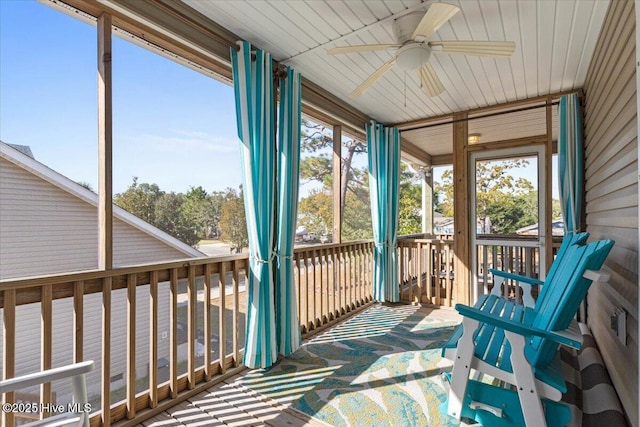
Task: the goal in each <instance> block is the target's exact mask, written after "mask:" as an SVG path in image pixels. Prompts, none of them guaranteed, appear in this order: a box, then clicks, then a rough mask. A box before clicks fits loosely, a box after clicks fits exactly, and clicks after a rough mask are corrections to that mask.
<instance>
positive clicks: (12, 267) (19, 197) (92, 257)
mask: <svg viewBox="0 0 640 427" xmlns="http://www.w3.org/2000/svg"><path fill="white" fill-rule="evenodd" d="M113 228H114V231H113V236H114V237H113V246H114V254H113V261H114V266H119V267H122V266H125V265H134V264H141V263H147V262H160V261H168V260H175V259H184V258H190V257H191V255H189V254H187V253H185V252H183V251H180V250H178V249H176V248H175V247H172V246H170V245H168V244H167V243H165V242H163V241H161V240H160V239H158V238H157V237H154V236H152V235H150V234H148V233H146V232H144V231H142V230H140V229H138V228H136V227H133V226H132V225H130V224H128V223H126V222H124V221H123V220H121V219H119V218H117V217H114V227H113ZM97 242H98V212H97V209H96V207H95V206H92V205H91V204H90V203H88V202H86V201H84V200H82V199H80V198H79V197H77V196H75V195H73V194H70V193H68V192H66V191H64V190H62V189H61V188H59V187H57V186H55V185H53V184H51V183H49V182H47V181H45V180H44V179H42V178H40V177H39V176H37V175H34V174H32V173H31V172H29V171H27V170H25V169H23V168H21V167H19V166H17V165H15V164H14V163H12V162H10V161H8V160H6V159H4V158H0V279H8V278H16V277H28V276H37V275H44V274H55V273H62V272H69V271H80V270H91V269H96V268H98V244H97Z"/></svg>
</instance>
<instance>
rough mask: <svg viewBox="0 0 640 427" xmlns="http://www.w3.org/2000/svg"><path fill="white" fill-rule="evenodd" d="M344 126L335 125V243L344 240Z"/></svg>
mask: <svg viewBox="0 0 640 427" xmlns="http://www.w3.org/2000/svg"><path fill="white" fill-rule="evenodd" d="M343 178H344V177H343V176H342V126H340V125H337V126H334V127H333V243H340V242H342V218H343V212H342V179H343Z"/></svg>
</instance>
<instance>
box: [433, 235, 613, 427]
mask: <svg viewBox="0 0 640 427" xmlns="http://www.w3.org/2000/svg"><path fill="white" fill-rule="evenodd" d="M613 244H614V243H613V241H611V240H602V241H597V242H594V243H590V244H586V245H581V244H574V245H570V246H567V247H566V248H565V249H566V251H565V253H563V256H562V258H561V259H560V260H557V261H556V263H554V264H557V265H556V266H555V271H554V272H553V275H552V277H551V279H552V280H550V281H546V282H545V283H546V284H545V286H544V287H543V292H545V294H544V295H541V297H542V298H540V299H539V300H538V302H537V304H536V305H535V307H534V308H531V307H526V306H523V305H519V304H515V302H513V301H508V300H506V299H505V298H502V297H500V296H497V295H491V294H488V295H484V296H483V297H482V298H481V299H480V300H479V302H478V303H477V304H476V306H475V307H468V306H465V305H461V304H457V305H456V310H457V311H458V312H459V313H460V314H462V315H463V323H462V334H461V335H460V334H454V336H452V338H451V340H450V341H449V343H448V344H447V345H446V346H445V348H444V349H443V355H444V353H445V352H446V351H447V349H449V350H451V349H453V348H456V349H455V352H453V353H451V352H449V355H450V356H451V355H452V354H453V355H454V366H453V371H452V373H451V376H450V380H451V384H450V390H449V395H448V401H447V405H446V406H447V413H448V414H449V415H452V416H454V417H456V418H469V419H474V420H476V421H478V422H480V423H481V424H482V425H484V426H497V427H502V426H523V425H526V426H529V427H533V426H535V427H538V426H546V425H548V426H565V425H566V424H567V423H568V422H569V421H570V419H571V413H570V410H569V408H568V407H567V406H566V405H564V404H562V403H560V402H559V401H560V399H561V397H562V393H564V392H566V383H565V381H564V377H563V374H562V369H561V366H560V358H559V352H558V349H559V346H560V345H561V344H563V345H567V346H570V347H573V348H580V347H581V345H582V336H581V334H580V332H579V330H578V328H577V323H576V322H575V320H574V319H573V318H574V315H575V313H576V310H577V309H578V306H579V305H580V302H581V301H582V299H583V298H584V297H585V295H586V293H587V291H588V289H589V286H590V285H591V283H592V281H593V280H596V281H600V282H604V281H606V280H608V277H607V275H606V274H604V273H598V272H597V270H599V269H600V268H601V266H602V264H603V263H604V260H605V259H606V257H607V255H608V253H609V251H610V250H611V248H612V247H613ZM472 369H473V370H476V371H478V372H480V373H483V374H485V379H486V375H489V376H491V377H493V378H495V380H496V381H493V382H492V383H487V382H481V381H476V380H473V379H470V378H469V375H470V373H471V370H472ZM495 382H502V384H503V386H497V385H495Z"/></svg>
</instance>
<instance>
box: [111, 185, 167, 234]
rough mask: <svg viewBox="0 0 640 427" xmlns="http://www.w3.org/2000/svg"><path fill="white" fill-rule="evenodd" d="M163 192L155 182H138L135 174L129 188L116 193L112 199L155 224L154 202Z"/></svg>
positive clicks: (123, 207) (128, 210)
mask: <svg viewBox="0 0 640 427" xmlns="http://www.w3.org/2000/svg"><path fill="white" fill-rule="evenodd" d="M163 194H164V192H163V191H161V190H160V188H159V187H158V185H157V184H147V183H142V184H138V177H137V176H135V177H133V182H132V183H131V185H130V186H129V188H127V190H126V191H125V192H124V193H119V194H116V195H115V196H114V197H113V201H114V203H115V204H116V205H118V206H120V207H121V208H122V209H124V210H126V211H127V212H129V213H132V214H133V215H135V216H137V217H138V218H140V219H142V220H144V221H146V222H148V223H149V224H152V225H155V223H156V221H155V215H156V202H157V201H158V199H160V197H162V195H163Z"/></svg>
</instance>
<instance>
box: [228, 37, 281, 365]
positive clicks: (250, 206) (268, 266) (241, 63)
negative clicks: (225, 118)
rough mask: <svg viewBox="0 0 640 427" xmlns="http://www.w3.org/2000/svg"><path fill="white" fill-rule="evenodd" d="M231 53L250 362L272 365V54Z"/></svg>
mask: <svg viewBox="0 0 640 427" xmlns="http://www.w3.org/2000/svg"><path fill="white" fill-rule="evenodd" d="M238 45H239V50H238V51H236V50H235V49H233V48H232V49H231V60H232V66H233V82H234V85H233V86H234V90H235V97H236V120H237V124H238V137H239V139H240V141H241V143H240V152H241V159H242V190H243V194H244V206H245V213H246V217H247V232H248V234H249V254H250V258H249V266H250V271H249V272H248V283H247V332H246V338H245V353H244V364H245V365H246V366H248V367H250V368H256V367H268V366H271V365H272V364H273V363H274V362H275V361H276V358H277V350H276V333H275V332H276V328H275V312H274V302H273V301H274V289H273V262H272V261H273V257H274V252H273V238H274V207H275V205H274V203H275V197H274V189H275V188H274V187H275V186H274V179H275V170H276V153H275V106H274V93H273V80H272V79H273V70H272V60H271V55H269V54H268V53H265V52H263V51H261V50H257V51H255V52H253V55H255V60H252V58H251V56H252V52H251V45H250V44H249V43H248V42H238Z"/></svg>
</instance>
